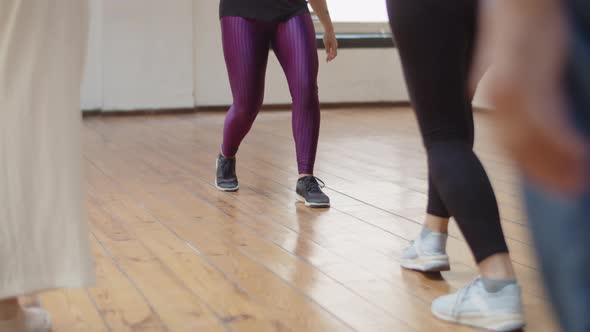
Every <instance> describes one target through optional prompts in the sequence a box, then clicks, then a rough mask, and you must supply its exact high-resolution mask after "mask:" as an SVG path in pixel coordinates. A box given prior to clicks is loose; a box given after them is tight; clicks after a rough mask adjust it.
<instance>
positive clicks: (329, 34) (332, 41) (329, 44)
mask: <svg viewBox="0 0 590 332" xmlns="http://www.w3.org/2000/svg"><path fill="white" fill-rule="evenodd" d="M324 47H325V48H326V54H327V56H326V62H330V61H332V60H334V59H336V57H337V56H338V39H336V34H335V33H334V31H326V32H324Z"/></svg>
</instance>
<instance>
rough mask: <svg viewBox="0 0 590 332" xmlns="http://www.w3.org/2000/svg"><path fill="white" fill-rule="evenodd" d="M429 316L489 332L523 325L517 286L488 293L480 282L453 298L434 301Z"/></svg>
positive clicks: (479, 280) (440, 298) (467, 287)
mask: <svg viewBox="0 0 590 332" xmlns="http://www.w3.org/2000/svg"><path fill="white" fill-rule="evenodd" d="M432 313H433V314H434V316H436V317H437V318H438V319H442V320H445V321H448V322H453V323H457V324H462V325H467V326H472V327H477V328H481V329H486V330H489V331H514V330H518V329H521V328H523V327H524V325H525V323H524V315H523V312H522V300H521V295H520V287H519V286H518V284H516V283H512V284H509V285H506V286H505V287H504V288H502V289H501V290H499V291H498V292H494V293H491V292H488V291H487V290H486V289H485V287H484V284H483V282H482V280H481V279H480V278H477V279H475V280H474V281H473V282H472V283H470V284H469V285H467V286H466V287H465V288H463V289H461V290H459V291H458V292H456V293H454V294H450V295H445V296H442V297H439V298H438V299H436V300H434V302H432Z"/></svg>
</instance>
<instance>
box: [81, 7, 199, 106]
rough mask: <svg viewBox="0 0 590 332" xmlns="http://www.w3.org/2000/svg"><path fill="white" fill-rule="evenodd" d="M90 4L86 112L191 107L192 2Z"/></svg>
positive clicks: (84, 103)
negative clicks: (90, 20) (93, 110)
mask: <svg viewBox="0 0 590 332" xmlns="http://www.w3.org/2000/svg"><path fill="white" fill-rule="evenodd" d="M91 1H92V6H91V11H92V13H91V17H92V23H91V25H92V27H91V35H90V42H89V52H88V53H89V54H88V55H89V57H88V63H87V77H86V79H85V82H84V93H83V100H82V106H83V107H84V108H90V109H96V108H98V109H104V110H133V109H153V108H185V107H192V106H193V105H194V97H193V16H192V1H191V0H167V1H161V0H125V1H121V0H91ZM97 71H99V72H98V73H97Z"/></svg>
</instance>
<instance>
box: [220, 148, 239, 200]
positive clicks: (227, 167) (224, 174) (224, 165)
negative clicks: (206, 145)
mask: <svg viewBox="0 0 590 332" xmlns="http://www.w3.org/2000/svg"><path fill="white" fill-rule="evenodd" d="M215 186H216V187H217V189H219V190H221V191H237V190H238V189H239V188H240V186H239V184H238V177H237V176H236V158H225V157H224V156H223V155H221V154H219V157H217V177H216V178H215Z"/></svg>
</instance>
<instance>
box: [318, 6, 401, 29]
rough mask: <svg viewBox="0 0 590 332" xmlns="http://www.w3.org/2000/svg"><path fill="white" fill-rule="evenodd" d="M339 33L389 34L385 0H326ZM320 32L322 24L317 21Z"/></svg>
mask: <svg viewBox="0 0 590 332" xmlns="http://www.w3.org/2000/svg"><path fill="white" fill-rule="evenodd" d="M326 2H327V3H328V8H329V10H330V16H331V17H332V20H333V21H334V27H335V29H336V32H337V33H345V34H350V33H353V34H367V33H370V34H376V33H377V34H388V33H389V32H390V29H389V24H388V23H387V22H388V17H387V7H386V4H385V0H326ZM316 29H317V30H318V32H321V31H322V26H321V24H320V23H319V22H316Z"/></svg>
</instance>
